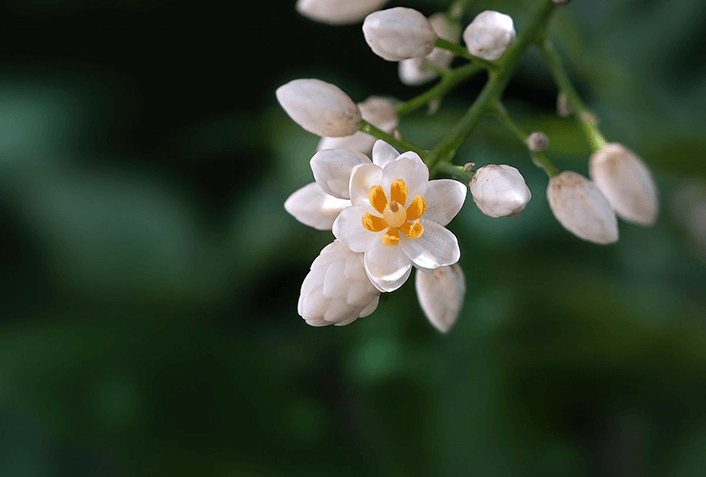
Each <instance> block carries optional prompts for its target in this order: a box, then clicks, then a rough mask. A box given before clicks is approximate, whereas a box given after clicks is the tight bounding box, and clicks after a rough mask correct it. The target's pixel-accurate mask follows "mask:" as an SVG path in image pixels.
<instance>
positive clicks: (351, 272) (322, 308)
mask: <svg viewBox="0 0 706 477" xmlns="http://www.w3.org/2000/svg"><path fill="white" fill-rule="evenodd" d="M379 297H380V292H379V291H378V290H377V289H376V288H375V287H374V286H373V284H372V283H371V282H370V280H369V279H368V276H367V275H366V273H365V267H364V265H363V254H362V253H355V252H352V251H351V250H350V249H349V248H348V247H346V246H345V245H343V244H342V243H341V242H339V241H338V240H335V241H333V243H331V244H329V245H327V246H326V247H324V249H323V250H322V251H321V253H320V254H319V256H318V257H316V260H314V263H312V264H311V271H310V272H309V274H308V275H307V276H306V278H305V279H304V283H303V284H302V289H301V295H300V296H299V305H298V311H299V314H300V315H301V317H302V318H304V320H306V322H307V323H308V324H310V325H311V326H326V325H336V326H342V325H347V324H349V323H352V322H353V321H355V320H357V319H358V318H361V317H364V316H368V315H369V314H371V313H372V312H373V311H375V308H377V306H378V299H379Z"/></svg>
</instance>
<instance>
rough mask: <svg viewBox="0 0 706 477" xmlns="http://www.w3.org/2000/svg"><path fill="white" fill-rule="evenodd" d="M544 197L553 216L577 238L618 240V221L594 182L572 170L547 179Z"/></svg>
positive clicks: (611, 241)
mask: <svg viewBox="0 0 706 477" xmlns="http://www.w3.org/2000/svg"><path fill="white" fill-rule="evenodd" d="M547 199H549V207H550V208H551V209H552V212H553V213H554V217H556V219H557V220H558V221H559V223H560V224H561V225H562V226H563V227H564V228H565V229H566V230H568V231H569V232H571V233H572V234H574V235H576V236H577V237H579V238H581V239H583V240H588V241H589V242H595V243H599V244H608V243H613V242H617V241H618V220H617V219H616V218H615V212H613V208H612V207H611V206H610V203H609V202H608V199H606V198H605V197H604V196H603V194H602V193H601V191H600V190H599V189H598V187H597V186H596V184H594V183H593V182H591V181H589V180H588V179H586V178H585V177H584V176H582V175H581V174H579V173H577V172H574V171H564V172H562V173H561V174H559V175H558V176H554V177H552V178H551V179H549V187H548V188H547Z"/></svg>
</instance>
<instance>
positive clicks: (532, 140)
mask: <svg viewBox="0 0 706 477" xmlns="http://www.w3.org/2000/svg"><path fill="white" fill-rule="evenodd" d="M548 147H549V138H548V137H547V135H546V134H544V133H543V132H542V131H535V132H533V133H532V134H530V135H529V136H528V137H527V148H528V149H529V150H530V151H533V152H540V151H546V149H547V148H548Z"/></svg>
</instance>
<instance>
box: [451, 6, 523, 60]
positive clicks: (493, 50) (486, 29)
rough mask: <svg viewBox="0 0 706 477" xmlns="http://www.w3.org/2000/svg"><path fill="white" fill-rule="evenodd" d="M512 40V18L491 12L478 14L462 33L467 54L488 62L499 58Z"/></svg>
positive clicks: (513, 37)
mask: <svg viewBox="0 0 706 477" xmlns="http://www.w3.org/2000/svg"><path fill="white" fill-rule="evenodd" d="M514 39H515V26H514V24H513V22H512V18H510V17H509V16H508V15H505V14H503V13H499V12H495V11H492V10H486V11H484V12H482V13H480V14H478V16H476V17H475V18H474V19H473V21H472V22H471V24H470V25H468V26H467V27H466V29H465V30H464V32H463V40H464V41H465V42H466V47H467V48H468V52H469V53H470V54H471V55H473V56H477V57H479V58H483V59H484V60H488V61H495V60H497V59H498V58H500V57H501V56H502V54H503V53H505V50H507V47H508V46H509V45H510V43H511V42H512V40H514Z"/></svg>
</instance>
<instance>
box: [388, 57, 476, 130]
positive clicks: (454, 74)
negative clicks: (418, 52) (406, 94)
mask: <svg viewBox="0 0 706 477" xmlns="http://www.w3.org/2000/svg"><path fill="white" fill-rule="evenodd" d="M482 69H483V68H482V67H481V66H479V65H477V64H474V63H471V64H468V65H464V66H462V67H460V68H456V69H453V70H449V71H448V72H447V73H446V74H445V75H444V76H442V77H441V81H439V83H437V84H436V85H434V87H433V88H430V89H429V90H428V91H426V92H425V93H422V94H420V95H419V96H416V97H414V98H412V99H410V100H409V101H406V102H404V103H402V104H400V105H399V106H397V109H396V111H397V116H399V117H400V118H401V117H403V116H406V115H408V114H409V113H411V112H412V111H415V110H417V109H419V108H421V107H424V106H426V105H427V104H429V103H430V102H431V101H434V100H438V99H441V98H443V97H444V96H445V95H446V93H448V92H449V91H450V90H451V89H453V88H454V87H455V86H456V85H457V84H459V83H461V82H463V81H464V80H466V79H468V78H470V77H471V76H474V75H475V74H477V73H479V72H480V71H481V70H482Z"/></svg>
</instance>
